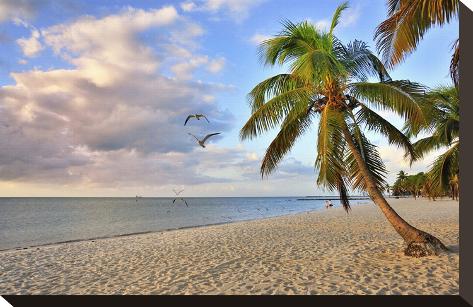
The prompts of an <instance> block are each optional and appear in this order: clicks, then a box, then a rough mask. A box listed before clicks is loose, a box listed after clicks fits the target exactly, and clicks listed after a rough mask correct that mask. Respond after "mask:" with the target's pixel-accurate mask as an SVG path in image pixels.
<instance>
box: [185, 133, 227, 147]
mask: <svg viewBox="0 0 473 307" xmlns="http://www.w3.org/2000/svg"><path fill="white" fill-rule="evenodd" d="M188 134H189V135H192V136H193V137H194V138H195V139H196V140H197V143H199V145H200V146H202V147H203V148H205V141H207V140H208V139H209V138H210V137H211V136H214V135H217V134H220V132H217V133H211V134H207V135H206V136H205V137H204V138H203V139H202V140H199V139H198V138H197V137H196V136H195V135H193V134H192V133H188Z"/></svg>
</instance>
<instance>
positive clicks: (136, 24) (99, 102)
mask: <svg viewBox="0 0 473 307" xmlns="http://www.w3.org/2000/svg"><path fill="white" fill-rule="evenodd" d="M189 26H190V27H192V24H191V23H189V22H188V21H187V20H186V19H183V18H182V17H181V16H179V15H178V14H177V12H176V11H175V9H174V8H173V7H164V8H162V9H158V10H138V9H133V8H127V9H126V10H123V11H121V12H120V13H118V14H115V15H110V16H106V17H103V18H95V17H91V16H87V17H81V18H78V19H77V20H75V21H72V22H69V23H65V24H59V25H54V26H51V27H48V28H45V29H41V33H42V40H43V42H44V44H45V46H46V47H47V48H48V50H49V48H52V50H54V52H55V53H56V54H58V55H59V56H61V57H62V58H63V59H64V60H65V61H67V62H68V63H69V64H70V65H71V66H72V68H68V69H49V70H47V71H44V70H40V69H35V70H32V71H27V72H21V73H18V72H13V73H11V77H12V78H13V80H14V84H13V85H7V86H2V87H0V100H1V101H2V105H1V107H0V118H1V119H2V124H3V123H5V125H6V126H5V127H2V129H0V147H1V148H2V150H1V151H0V181H2V180H3V181H4V180H9V181H15V182H17V181H18V182H45V183H55V184H80V185H86V186H108V187H110V186H114V185H125V184H132V182H133V184H136V185H142V184H149V185H160V184H165V183H166V182H168V183H169V182H171V183H174V182H177V181H182V182H186V183H202V182H215V181H221V180H223V179H219V178H218V177H210V176H208V175H206V176H204V175H201V174H200V173H198V172H193V169H196V168H197V167H198V164H199V163H198V161H199V160H197V159H198V158H199V159H202V160H205V158H204V157H203V154H204V152H201V153H199V151H198V150H199V147H198V146H196V144H195V142H194V140H193V139H191V138H189V137H188V135H187V134H186V133H185V131H183V121H184V119H185V117H186V116H187V114H189V113H193V112H197V111H198V112H203V113H205V114H206V115H207V116H208V117H209V118H211V123H210V124H208V125H206V127H205V129H211V130H215V131H221V132H223V133H224V132H225V131H228V129H229V128H230V121H231V119H232V115H231V114H230V113H229V112H228V111H222V110H220V109H219V107H218V104H214V103H208V102H209V101H213V99H214V98H209V97H215V95H216V94H218V93H219V92H221V91H225V90H228V88H229V87H228V86H226V85H221V84H210V83H206V82H202V81H193V80H192V79H186V80H181V79H179V78H177V79H175V78H169V77H166V76H165V75H164V74H163V71H165V69H166V65H169V63H170V62H172V61H176V60H178V61H181V62H185V61H188V62H192V61H194V62H197V64H195V63H193V64H195V65H197V66H199V65H204V64H208V63H209V61H210V62H211V60H209V58H208V56H206V55H194V54H193V53H192V52H191V51H189V50H192V44H191V43H190V42H189V44H187V42H185V43H184V46H182V44H183V42H182V41H179V42H176V41H175V33H176V32H179V31H186V28H187V27H189ZM150 29H153V31H156V32H157V33H158V34H157V37H158V42H157V44H153V45H146V44H145V42H143V41H142V40H139V36H140V35H141V34H142V33H143V32H145V31H148V30H150ZM194 29H195V27H194ZM196 33H198V31H195V32H194V33H193V34H191V35H190V36H189V37H188V39H189V40H191V37H192V35H194V37H197V36H196ZM177 43H179V44H180V45H179V46H180V47H181V49H182V50H187V51H188V52H183V51H182V50H181V51H180V52H177V53H175V52H172V51H173V50H176V49H177V48H173V47H177V46H178V45H176V44H177ZM193 44H198V42H195V41H194V42H193ZM26 53H28V52H25V54H26ZM29 54H31V53H29ZM158 55H159V56H158ZM188 126H189V127H186V130H187V131H191V132H194V133H196V134H203V133H204V131H203V129H204V128H203V127H200V126H198V125H192V124H191V125H188ZM218 140H219V138H215V139H214V140H213V141H214V142H215V141H218ZM210 145H212V144H210ZM196 150H197V153H195V154H194V153H193V152H194V151H196ZM189 153H193V154H191V155H189ZM222 155H228V154H227V153H222ZM219 159H220V161H225V160H226V159H224V158H219ZM194 164H195V166H194Z"/></svg>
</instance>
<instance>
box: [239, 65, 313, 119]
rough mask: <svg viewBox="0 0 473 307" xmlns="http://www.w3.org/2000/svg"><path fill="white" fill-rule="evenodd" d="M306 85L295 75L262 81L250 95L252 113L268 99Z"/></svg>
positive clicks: (282, 75)
mask: <svg viewBox="0 0 473 307" xmlns="http://www.w3.org/2000/svg"><path fill="white" fill-rule="evenodd" d="M304 85H305V82H304V81H303V80H302V79H300V78H298V77H297V76H295V75H293V74H278V75H275V76H273V77H270V78H268V79H266V80H264V81H261V82H260V83H258V84H257V85H256V86H255V87H254V88H253V89H252V90H251V92H250V93H249V94H248V103H249V105H250V107H251V112H252V113H254V112H256V110H258V109H259V108H260V107H261V106H263V104H264V103H265V102H266V101H267V100H268V99H271V98H272V97H275V96H278V95H281V94H283V93H285V92H287V91H290V90H293V89H296V88H299V87H301V86H304Z"/></svg>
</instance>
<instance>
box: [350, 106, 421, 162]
mask: <svg viewBox="0 0 473 307" xmlns="http://www.w3.org/2000/svg"><path fill="white" fill-rule="evenodd" d="M360 106H361V108H360V109H359V110H358V111H357V113H356V117H357V121H358V122H360V123H363V124H365V125H366V128H368V129H369V130H372V131H375V132H378V133H381V134H382V135H384V136H386V137H387V138H388V141H389V144H395V145H397V146H398V147H402V148H404V151H405V153H406V156H409V157H410V159H411V161H413V160H416V159H417V158H418V156H417V154H416V151H415V150H414V147H413V145H412V144H411V142H410V140H409V138H408V137H407V136H406V135H404V133H402V132H401V131H400V130H398V129H397V128H396V127H395V126H394V125H393V124H391V123H390V122H389V121H387V120H386V119H384V118H383V117H382V116H381V115H379V114H378V113H376V112H374V111H373V110H371V109H370V108H368V107H367V106H366V105H364V104H361V105H360Z"/></svg>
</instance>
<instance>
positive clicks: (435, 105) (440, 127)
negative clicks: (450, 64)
mask: <svg viewBox="0 0 473 307" xmlns="http://www.w3.org/2000/svg"><path fill="white" fill-rule="evenodd" d="M459 103H460V101H459V95H458V89H457V88H456V87H453V86H450V87H445V86H444V87H438V88H436V89H433V90H431V91H429V92H428V93H427V94H426V95H425V100H424V102H423V103H422V104H423V105H425V106H424V110H425V111H424V115H425V117H426V119H427V120H426V122H425V123H424V124H422V125H420V126H418V127H416V128H415V129H414V128H412V127H411V126H410V125H409V124H407V125H406V127H405V130H406V131H408V133H409V134H411V135H417V133H419V132H420V131H422V132H425V133H427V134H429V136H427V137H424V138H422V139H420V140H418V141H417V142H415V143H414V148H415V151H416V153H417V155H418V157H419V158H421V157H424V156H425V155H426V154H428V153H429V152H432V151H434V150H436V149H440V148H446V149H447V150H446V151H445V152H444V153H443V154H441V155H440V156H439V157H437V159H436V160H435V161H434V163H433V164H432V166H431V168H430V170H429V172H428V173H427V175H428V177H429V178H430V180H431V183H432V187H433V188H434V189H436V190H438V191H440V192H445V191H448V190H449V188H450V184H451V181H452V180H453V181H455V180H458V173H459V160H458V157H459V151H460V147H459V146H460V109H459Z"/></svg>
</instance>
